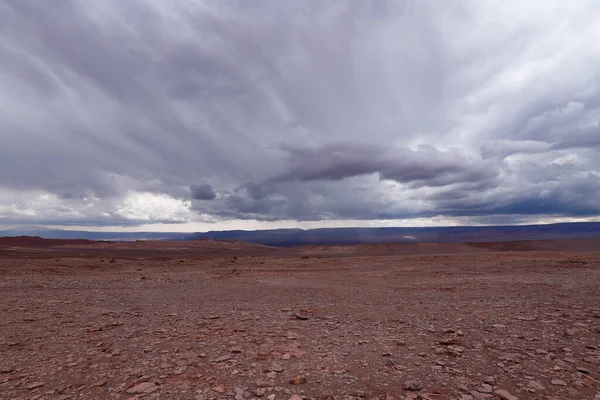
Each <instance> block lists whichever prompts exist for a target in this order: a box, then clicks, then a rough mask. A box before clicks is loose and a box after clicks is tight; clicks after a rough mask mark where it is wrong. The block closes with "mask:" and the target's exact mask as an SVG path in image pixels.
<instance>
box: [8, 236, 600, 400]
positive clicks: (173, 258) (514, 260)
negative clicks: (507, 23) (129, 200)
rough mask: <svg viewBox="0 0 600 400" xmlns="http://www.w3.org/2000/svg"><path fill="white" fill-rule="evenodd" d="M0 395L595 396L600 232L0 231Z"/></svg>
mask: <svg viewBox="0 0 600 400" xmlns="http://www.w3.org/2000/svg"><path fill="white" fill-rule="evenodd" d="M411 246H412V247H411ZM594 250H598V251H597V252H595V251H594ZM295 394H297V395H298V396H299V397H295V396H294V395H295ZM0 398H1V399H80V398H81V399H130V398H132V399H137V398H139V399H159V398H160V399H207V400H208V399H230V398H235V399H238V400H241V399H254V398H259V399H269V400H275V399H285V400H287V399H290V398H293V399H296V400H298V399H299V398H302V399H303V398H308V399H312V398H314V399H340V400H341V399H363V398H364V399H375V398H378V399H390V400H391V399H405V398H407V399H461V400H470V399H474V400H477V399H515V398H516V399H548V400H549V399H595V398H600V242H599V241H594V240H588V241H553V242H550V241H549V242H513V243H491V244H485V243H479V244H444V245H435V244H422V245H420V244H413V245H382V246H371V245H370V246H331V247H325V246H312V247H301V248H295V249H273V248H268V247H264V246H260V245H248V244H244V243H240V242H215V241H200V242H180V243H164V242H163V243H161V242H152V243H149V242H136V243H127V244H123V243H94V242H87V241H84V242H77V243H74V242H53V243H49V242H46V241H43V240H42V241H39V240H37V241H36V240H29V241H24V240H21V241H19V240H13V241H12V242H10V241H7V240H4V241H2V240H0Z"/></svg>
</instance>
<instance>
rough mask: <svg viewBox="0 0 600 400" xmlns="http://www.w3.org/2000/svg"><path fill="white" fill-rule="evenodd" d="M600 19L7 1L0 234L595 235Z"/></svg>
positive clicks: (566, 11) (262, 4)
mask: <svg viewBox="0 0 600 400" xmlns="http://www.w3.org/2000/svg"><path fill="white" fill-rule="evenodd" d="M599 15H600V7H599V6H598V4H597V2H595V1H594V0H581V1H578V2H576V3H572V2H571V3H567V2H564V1H561V0H548V1H547V2H545V3H544V12H543V13H540V11H539V4H536V3H535V2H522V1H517V0H514V1H503V2H500V1H499V0H498V1H496V0H493V1H489V2H484V3H477V5H475V4H474V3H473V2H471V1H462V0H459V1H454V2H439V1H433V0H431V1H429V0H423V1H418V2H417V1H392V0H378V1H371V2H355V1H351V0H347V1H346V0H342V1H337V2H306V1H304V0H289V1H276V0H261V1H257V2H246V1H229V2H222V1H219V0H202V1H198V2H168V1H162V0H147V1H138V0H132V1H127V2H122V1H117V0H103V1H100V0H90V1H88V2H81V1H75V0H64V1H59V2H40V1H38V2H35V1H21V0H4V1H2V2H0V93H2V96H0V221H3V222H5V223H10V222H11V221H12V222H15V223H21V222H27V221H34V222H37V223H44V222H47V223H50V222H52V223H61V221H62V223H65V224H66V223H69V224H71V223H79V224H81V225H84V224H98V225H102V224H117V225H130V224H139V223H145V222H146V223H149V222H156V223H168V222H173V223H174V222H181V221H221V220H225V219H234V220H235V219H243V220H247V219H258V220H268V221H278V220H290V219H291V220H299V221H311V220H314V221H317V220H334V219H336V220H356V219H362V220H370V219H373V220H377V219H407V218H418V217H430V216H436V215H442V216H448V217H449V218H451V217H457V216H460V217H471V216H472V217H473V218H479V220H480V221H490V220H494V221H501V218H505V220H507V221H508V220H510V221H518V220H519V218H521V219H523V220H528V218H530V217H531V216H532V215H536V216H539V218H541V219H543V218H544V217H545V216H546V217H547V218H556V217H561V216H563V217H578V216H583V217H588V216H597V215H600V211H599V210H598V208H597V206H596V204H600V182H599V177H600V159H599V158H598V157H597V152H598V149H599V148H600V87H599V86H598V82H600V68H599V67H600V45H599V44H598V42H597V40H595V38H596V37H598V36H600V20H599ZM557 27H560V29H557ZM499 216H504V217H499ZM498 218H500V219H498Z"/></svg>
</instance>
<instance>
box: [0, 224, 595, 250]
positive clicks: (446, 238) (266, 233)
mask: <svg viewBox="0 0 600 400" xmlns="http://www.w3.org/2000/svg"><path fill="white" fill-rule="evenodd" d="M23 235H27V236H39V237H42V238H47V239H88V240H113V241H132V240H199V239H214V240H238V241H243V242H250V243H258V244H263V245H268V246H282V247H283V246H298V245H335V244H337V245H352V244H375V243H413V242H434V243H435V242H439V243H454V242H493V241H517V240H545V239H593V238H600V222H575V223H561V224H550V225H518V226H514V225H510V226H451V227H425V228H321V229H307V230H303V229H271V230H257V231H243V230H232V231H209V232H198V233H181V232H179V233H177V232H90V231H70V230H61V229H49V228H43V227H19V228H15V229H7V230H4V231H0V237H2V236H23ZM599 250H600V249H599Z"/></svg>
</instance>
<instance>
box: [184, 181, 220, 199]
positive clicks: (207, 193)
mask: <svg viewBox="0 0 600 400" xmlns="http://www.w3.org/2000/svg"><path fill="white" fill-rule="evenodd" d="M190 193H191V195H192V199H194V200H214V199H215V198H217V193H216V192H215V189H213V187H212V186H210V185H209V184H208V183H203V184H202V185H192V186H190Z"/></svg>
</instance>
